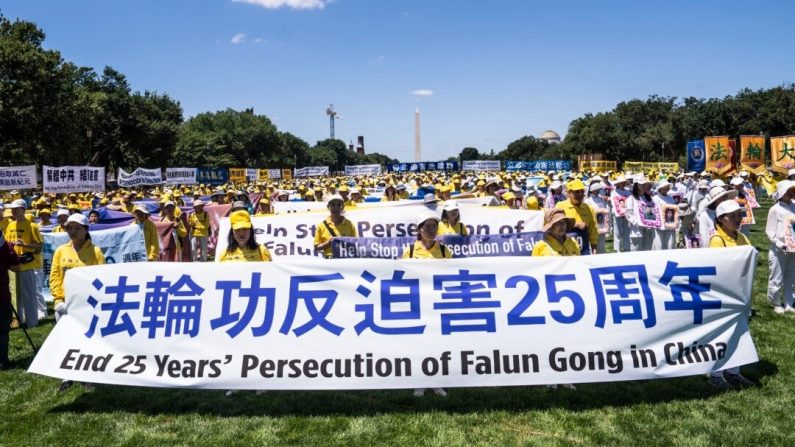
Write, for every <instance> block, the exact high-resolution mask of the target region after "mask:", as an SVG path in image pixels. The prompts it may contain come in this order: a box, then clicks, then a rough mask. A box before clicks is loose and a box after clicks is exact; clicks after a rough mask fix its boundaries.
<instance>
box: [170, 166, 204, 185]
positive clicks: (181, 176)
mask: <svg viewBox="0 0 795 447" xmlns="http://www.w3.org/2000/svg"><path fill="white" fill-rule="evenodd" d="M166 183H168V184H169V185H195V184H196V183H198V182H197V181H196V168H166Z"/></svg>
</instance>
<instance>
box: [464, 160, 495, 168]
mask: <svg viewBox="0 0 795 447" xmlns="http://www.w3.org/2000/svg"><path fill="white" fill-rule="evenodd" d="M461 170H462V171H499V170H500V161H499V160H465V161H464V165H463V167H462V168H461Z"/></svg>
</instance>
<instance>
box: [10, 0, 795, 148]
mask: <svg viewBox="0 0 795 447" xmlns="http://www.w3.org/2000/svg"><path fill="white" fill-rule="evenodd" d="M0 11H2V13H3V15H5V16H6V17H8V18H11V19H14V18H20V19H24V20H30V21H33V22H35V23H36V24H38V26H39V27H41V28H42V29H43V30H44V31H45V33H46V35H47V39H46V41H45V47H46V48H50V49H57V50H59V51H60V52H61V54H62V56H63V58H64V59H66V60H68V61H71V62H74V63H76V64H78V65H82V66H89V67H93V68H94V69H96V70H97V71H101V70H102V68H103V67H104V66H106V65H107V66H111V67H113V68H115V69H117V70H119V71H121V72H122V73H124V74H125V75H126V76H127V79H128V81H129V82H130V85H131V86H132V88H133V89H134V90H139V91H144V90H149V91H157V92H159V93H166V94H168V95H170V96H171V97H172V98H174V99H176V100H177V101H179V102H180V104H181V105H182V107H183V111H184V116H185V118H186V119H187V118H189V117H191V116H194V115H196V114H199V113H203V112H208V111H210V112H214V111H217V110H223V109H226V108H233V109H236V110H243V109H245V108H248V107H253V108H254V111H255V112H256V113H258V114H264V115H267V116H268V117H269V118H270V119H271V120H272V121H273V122H274V124H275V125H276V126H277V127H278V129H279V130H280V131H287V132H290V133H293V134H295V135H296V136H298V137H300V138H302V139H304V140H305V141H307V142H308V143H309V144H314V143H315V142H316V141H318V140H322V139H325V138H328V136H329V119H328V117H327V116H326V113H325V111H326V108H327V107H328V106H329V104H334V107H335V109H336V110H337V112H338V113H339V115H340V116H342V119H340V120H338V121H337V123H336V137H337V138H339V139H342V140H343V141H345V142H346V143H350V142H353V143H355V142H356V137H357V136H358V135H363V136H364V138H365V149H366V151H367V152H379V153H383V154H386V155H389V156H390V157H394V158H397V159H399V160H401V161H413V159H414V113H415V109H417V108H419V109H420V111H421V127H422V133H421V135H422V151H423V152H422V155H423V156H422V158H423V159H424V160H426V161H435V160H443V159H446V158H447V157H449V156H456V155H458V153H459V152H460V151H461V149H463V148H464V147H468V146H471V147H475V148H477V149H478V150H480V151H481V152H489V151H490V150H494V151H495V152H498V151H500V150H502V149H504V148H505V147H506V146H507V145H508V144H509V143H510V142H512V141H514V140H516V139H518V138H521V137H523V136H525V135H533V136H538V135H540V134H541V133H542V132H544V131H545V130H547V129H552V130H555V131H557V132H558V133H560V134H561V135H562V136H565V133H566V130H567V128H568V125H569V123H570V122H571V121H572V120H574V119H576V118H578V117H580V116H582V115H583V114H585V113H598V112H603V111H608V110H610V109H612V108H613V107H615V105H616V104H618V103H619V102H621V101H627V100H630V99H633V98H646V97H648V96H649V95H653V94H657V95H661V96H676V97H680V98H681V97H688V96H695V97H700V98H710V97H724V96H727V95H733V94H735V93H737V91H739V90H740V89H742V88H746V87H748V88H751V89H754V90H756V89H760V88H770V87H774V86H777V85H782V84H784V83H791V82H793V81H795V75H793V73H795V59H794V58H792V54H793V52H794V50H795V33H793V32H792V30H791V26H790V25H789V22H791V18H792V17H793V15H795V2H792V1H780V2H764V1H758V2H753V3H748V2H740V1H693V0H690V1H678V0H671V1H638V0H635V1H608V0H603V1H602V0H593V1H568V0H556V1H543V2H537V1H531V0H333V1H330V0H69V1H64V0H4V1H3V2H2V3H0Z"/></svg>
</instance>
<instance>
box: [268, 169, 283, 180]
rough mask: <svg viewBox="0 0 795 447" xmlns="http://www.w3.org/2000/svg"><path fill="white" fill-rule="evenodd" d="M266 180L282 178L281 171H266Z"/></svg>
mask: <svg viewBox="0 0 795 447" xmlns="http://www.w3.org/2000/svg"><path fill="white" fill-rule="evenodd" d="M267 171H268V178H272V179H280V178H282V170H281V169H268V170H267Z"/></svg>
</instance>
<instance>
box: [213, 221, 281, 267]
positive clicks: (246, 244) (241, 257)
mask: <svg viewBox="0 0 795 447" xmlns="http://www.w3.org/2000/svg"><path fill="white" fill-rule="evenodd" d="M229 222H230V223H231V224H232V228H230V229H229V234H228V235H227V246H226V251H224V252H223V253H222V254H221V258H220V259H219V261H220V262H270V261H271V254H270V251H268V248H267V247H265V246H264V245H259V244H257V239H256V237H255V234H254V230H253V225H252V224H251V215H249V214H248V211H246V210H239V211H235V212H234V213H232V214H231V215H230V216H229Z"/></svg>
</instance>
